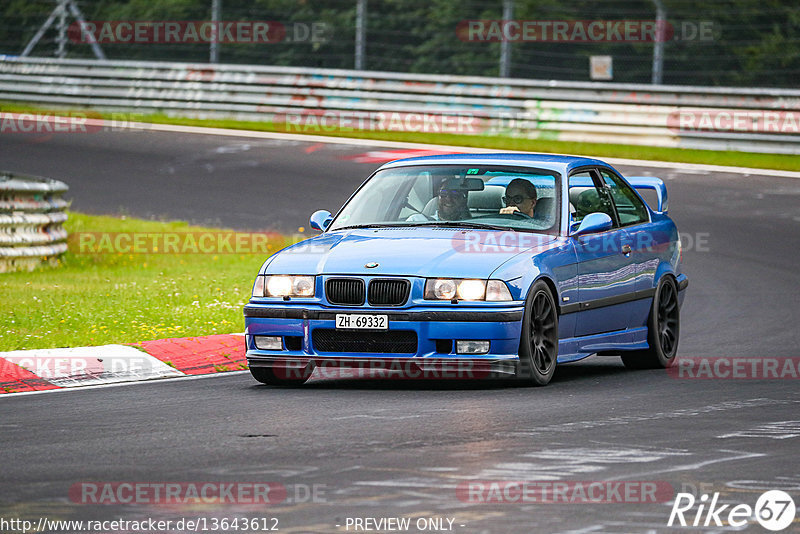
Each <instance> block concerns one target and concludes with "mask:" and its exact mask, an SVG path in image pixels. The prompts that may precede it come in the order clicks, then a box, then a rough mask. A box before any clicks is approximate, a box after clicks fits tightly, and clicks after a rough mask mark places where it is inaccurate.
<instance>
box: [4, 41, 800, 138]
mask: <svg viewBox="0 0 800 534" xmlns="http://www.w3.org/2000/svg"><path fill="white" fill-rule="evenodd" d="M0 100H6V101H21V102H30V103H35V104H40V105H46V106H53V107H58V106H73V107H74V106H81V107H86V108H92V109H97V110H109V111H126V112H130V111H137V112H141V113H156V112H158V113H164V114H166V115H169V116H182V117H197V118H234V119H239V120H248V121H277V122H280V123H285V127H286V128H287V131H294V132H300V133H302V132H303V131H307V132H308V131H331V132H334V131H335V129H336V128H337V127H339V128H342V127H343V128H366V129H390V130H391V129H398V130H404V131H448V132H451V133H465V134H474V135H512V136H521V137H528V138H532V139H554V140H562V141H579V142H600V143H620V144H633V145H649V146H665V147H681V148H696V149H708V150H738V151H749V152H765V153H783V154H800V90H789V89H752V88H750V89H741V88H724V87H683V86H654V85H638V84H636V85H634V84H615V83H599V82H591V83H583V82H559V81H543V80H520V79H500V78H483V77H472V76H434V75H421V74H402V73H387V72H367V71H349V70H334V69H306V68H297V67H274V66H254V65H210V64H203V63H199V64H191V63H163V62H142V61H95V60H68V59H62V60H59V59H50V58H16V57H4V56H0ZM0 126H1V125H0Z"/></svg>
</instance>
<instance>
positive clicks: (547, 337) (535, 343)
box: [517, 280, 558, 386]
mask: <svg viewBox="0 0 800 534" xmlns="http://www.w3.org/2000/svg"><path fill="white" fill-rule="evenodd" d="M557 357H558V309H557V308H556V303H555V300H554V299H553V294H552V293H551V292H550V288H549V287H547V284H546V283H544V282H543V281H541V280H539V281H538V282H536V283H535V284H533V287H532V288H531V290H530V292H529V293H528V299H527V302H526V303H525V315H524V316H523V319H522V332H521V333H520V340H519V366H518V368H517V378H518V379H519V380H521V381H524V382H525V383H526V384H527V385H532V386H546V385H547V384H548V383H549V382H550V379H552V378H553V374H554V373H555V371H556V359H557Z"/></svg>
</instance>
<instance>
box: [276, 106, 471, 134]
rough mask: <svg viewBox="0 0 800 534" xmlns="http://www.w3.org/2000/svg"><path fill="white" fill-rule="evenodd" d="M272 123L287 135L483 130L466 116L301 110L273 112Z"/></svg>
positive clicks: (456, 132) (453, 132)
mask: <svg viewBox="0 0 800 534" xmlns="http://www.w3.org/2000/svg"><path fill="white" fill-rule="evenodd" d="M272 122H273V123H274V124H275V125H276V126H277V127H278V128H279V129H281V130H282V131H286V132H289V133H320V132H353V131H376V132H383V131H387V132H416V133H452V134H463V135H477V134H480V133H482V132H483V131H484V130H485V129H486V120H485V118H482V117H479V116H476V115H472V114H469V113H462V114H453V115H444V114H440V113H414V112H410V113H409V112H400V111H336V110H303V111H296V112H294V111H293V112H286V113H276V114H274V116H273V119H272Z"/></svg>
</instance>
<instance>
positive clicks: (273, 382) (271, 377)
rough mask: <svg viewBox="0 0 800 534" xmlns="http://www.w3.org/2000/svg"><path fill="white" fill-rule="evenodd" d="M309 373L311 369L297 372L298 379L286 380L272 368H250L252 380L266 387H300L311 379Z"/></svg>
mask: <svg viewBox="0 0 800 534" xmlns="http://www.w3.org/2000/svg"><path fill="white" fill-rule="evenodd" d="M311 372H312V370H311V369H308V368H306V369H303V370H302V371H299V372H298V374H299V377H298V378H294V377H293V378H286V377H282V376H280V373H276V372H275V370H274V369H273V368H272V367H251V368H250V374H251V375H253V378H255V379H256V380H258V381H259V382H261V383H262V384H267V385H268V386H301V385H303V384H305V383H306V381H307V380H308V379H309V377H311Z"/></svg>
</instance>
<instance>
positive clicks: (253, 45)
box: [0, 0, 800, 88]
mask: <svg viewBox="0 0 800 534" xmlns="http://www.w3.org/2000/svg"><path fill="white" fill-rule="evenodd" d="M0 13H1V15H0V54H6V55H9V56H14V55H21V54H22V53H23V52H24V51H26V47H27V48H29V50H28V53H29V55H31V56H36V57H67V58H92V57H96V56H98V52H97V49H98V48H99V49H100V50H101V51H102V54H103V55H105V56H106V57H107V58H108V59H112V60H115V59H116V60H122V59H125V60H157V61H190V62H209V61H211V60H212V59H214V60H216V61H218V62H220V63H234V64H237V63H238V64H254V65H276V66H296V67H313V68H340V69H353V68H355V69H359V70H361V69H363V70H370V71H390V72H407V73H429V74H437V75H440V74H457V75H476V76H496V77H497V76H508V77H511V78H526V79H553V80H572V81H589V80H592V79H594V80H608V81H613V82H621V83H651V82H652V81H657V82H661V83H664V84H674V85H705V86H732V87H736V86H741V87H745V86H747V87H786V88H790V87H797V85H798V83H797V80H798V79H800V9H798V6H797V2H796V0H769V1H757V0H707V1H705V2H701V3H700V2H696V1H695V0H691V1H689V0H627V1H617V0H592V1H588V0H585V1H584V0H573V1H568V2H564V1H561V0H492V1H476V0H465V1H462V2H452V1H451V0H315V1H313V2H310V1H303V0H301V1H289V0H252V1H246V2H245V1H243V0H180V1H179V0H153V1H151V2H146V3H145V2H131V1H121V0H116V1H115V0H108V1H103V2H94V1H89V0H7V1H6V2H4V4H3V6H2V7H0ZM81 18H82V20H83V22H80V21H81ZM213 20H217V21H219V23H218V24H211V25H209V24H208V23H209V21H213ZM46 23H49V24H46ZM257 23H261V24H262V26H258V25H257ZM170 25H171V26H170ZM264 25H266V28H265V26H264ZM170 29H173V30H175V31H174V32H170ZM93 40H94V41H96V43H93V42H92V41H93ZM593 58H594V59H593ZM654 64H655V67H656V70H658V71H659V73H658V74H656V73H654ZM590 67H591V68H590Z"/></svg>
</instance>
